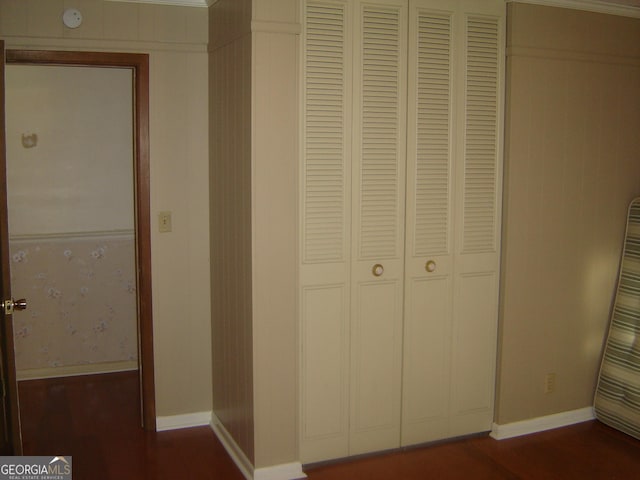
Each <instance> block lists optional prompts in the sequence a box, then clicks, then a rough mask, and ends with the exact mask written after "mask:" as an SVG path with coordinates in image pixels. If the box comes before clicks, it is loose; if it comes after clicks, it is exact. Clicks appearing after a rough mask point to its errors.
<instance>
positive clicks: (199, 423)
mask: <svg viewBox="0 0 640 480" xmlns="http://www.w3.org/2000/svg"><path fill="white" fill-rule="evenodd" d="M210 423H211V412H210V411H209V412H195V413H186V414H184V415H169V416H166V417H156V431H158V432H164V431H166V430H178V429H180V428H191V427H203V426H206V425H209V424H210Z"/></svg>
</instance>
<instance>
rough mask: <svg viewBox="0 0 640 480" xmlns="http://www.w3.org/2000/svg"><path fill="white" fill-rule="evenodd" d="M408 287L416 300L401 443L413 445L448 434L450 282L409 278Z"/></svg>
mask: <svg viewBox="0 0 640 480" xmlns="http://www.w3.org/2000/svg"><path fill="white" fill-rule="evenodd" d="M405 289H406V292H407V295H408V296H410V297H411V298H412V299H413V301H412V302H411V303H409V304H408V305H407V308H406V310H405V324H404V338H405V341H404V370H403V402H402V445H412V444H417V443H423V442H428V441H430V440H436V439H440V438H444V437H446V436H447V434H448V430H449V376H450V374H451V372H450V361H449V358H450V355H451V347H450V346H451V322H450V321H449V319H450V318H451V311H450V310H451V303H450V302H451V278H450V277H449V276H445V275H443V276H439V275H436V276H433V277H431V278H429V279H425V278H421V277H413V278H408V280H407V283H406V285H405ZM427 319H428V321H427Z"/></svg>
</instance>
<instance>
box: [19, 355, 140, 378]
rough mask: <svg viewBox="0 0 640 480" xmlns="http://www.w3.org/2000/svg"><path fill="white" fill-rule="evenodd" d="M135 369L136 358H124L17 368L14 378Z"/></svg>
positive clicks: (64, 375)
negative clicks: (113, 360)
mask: <svg viewBox="0 0 640 480" xmlns="http://www.w3.org/2000/svg"><path fill="white" fill-rule="evenodd" d="M137 369H138V361H137V360H125V361H122V362H104V363H86V364H82V365H66V366H60V367H47V368H30V369H28V370H17V371H16V378H17V379H18V381H20V380H40V379H43V378H58V377H75V376H79V375H96V374H101V373H117V372H128V371H131V370H137Z"/></svg>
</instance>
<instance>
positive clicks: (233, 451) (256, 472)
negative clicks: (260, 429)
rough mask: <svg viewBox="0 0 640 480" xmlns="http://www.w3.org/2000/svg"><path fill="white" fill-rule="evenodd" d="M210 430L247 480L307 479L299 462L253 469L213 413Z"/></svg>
mask: <svg viewBox="0 0 640 480" xmlns="http://www.w3.org/2000/svg"><path fill="white" fill-rule="evenodd" d="M211 429H212V430H213V432H214V433H215V434H216V436H217V437H218V440H220V443H222V446H223V447H224V449H225V450H226V451H227V453H228V454H229V456H230V457H231V460H233V463H235V464H236V466H237V467H238V469H239V470H240V472H241V473H242V475H243V476H244V478H246V479H247V480H299V479H303V478H307V476H306V475H305V473H304V472H303V471H302V464H301V463H300V462H292V463H283V464H281V465H274V466H272V467H264V468H255V469H254V468H253V464H252V463H251V461H250V460H249V459H248V458H247V456H246V455H245V453H244V452H243V451H242V449H241V448H240V446H239V445H238V444H237V443H236V441H235V440H234V439H233V437H232V436H231V434H230V433H229V432H228V431H227V429H226V428H225V427H224V425H223V424H222V422H221V421H220V419H219V418H218V417H217V416H216V414H215V413H212V414H211Z"/></svg>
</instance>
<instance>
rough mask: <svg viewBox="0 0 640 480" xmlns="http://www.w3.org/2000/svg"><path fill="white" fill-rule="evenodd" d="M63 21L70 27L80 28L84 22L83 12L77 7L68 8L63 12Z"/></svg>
mask: <svg viewBox="0 0 640 480" xmlns="http://www.w3.org/2000/svg"><path fill="white" fill-rule="evenodd" d="M62 23H64V24H65V26H67V27H69V28H78V27H79V26H80V24H81V23H82V14H81V13H80V10H78V9H77V8H67V9H66V10H65V11H64V13H63V14H62Z"/></svg>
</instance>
